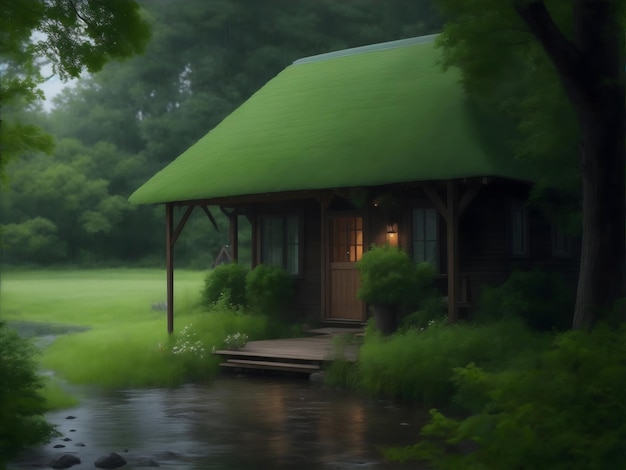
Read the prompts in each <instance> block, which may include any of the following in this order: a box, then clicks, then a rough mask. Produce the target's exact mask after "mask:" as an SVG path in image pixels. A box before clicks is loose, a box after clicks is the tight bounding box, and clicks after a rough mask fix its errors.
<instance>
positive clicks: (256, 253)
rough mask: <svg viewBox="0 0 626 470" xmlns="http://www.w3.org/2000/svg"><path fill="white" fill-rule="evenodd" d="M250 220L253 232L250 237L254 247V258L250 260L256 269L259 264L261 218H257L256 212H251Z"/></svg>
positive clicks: (252, 210) (251, 252)
mask: <svg viewBox="0 0 626 470" xmlns="http://www.w3.org/2000/svg"><path fill="white" fill-rule="evenodd" d="M248 220H249V221H250V231H251V232H252V233H251V237H250V243H251V245H252V246H251V247H250V257H251V258H252V259H251V260H250V264H251V266H250V267H251V268H252V269H254V267H255V266H256V265H257V264H258V262H259V218H258V217H257V214H256V210H254V209H251V210H250V212H249V215H248Z"/></svg>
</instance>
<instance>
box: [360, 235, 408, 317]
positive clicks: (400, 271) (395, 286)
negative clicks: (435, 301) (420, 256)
mask: <svg viewBox="0 0 626 470" xmlns="http://www.w3.org/2000/svg"><path fill="white" fill-rule="evenodd" d="M357 268H358V270H359V275H360V286H359V290H358V291H357V297H358V298H359V299H362V300H364V301H365V302H368V303H370V304H374V305H406V304H409V303H411V301H412V300H413V289H414V288H415V283H416V269H415V264H414V263H413V262H412V261H411V259H410V258H409V255H408V254H407V253H406V252H405V251H403V250H401V249H400V248H398V247H395V246H390V245H381V246H375V245H372V247H371V248H370V250H369V251H367V252H366V253H364V254H363V256H362V257H361V259H360V260H359V261H358V263H357Z"/></svg>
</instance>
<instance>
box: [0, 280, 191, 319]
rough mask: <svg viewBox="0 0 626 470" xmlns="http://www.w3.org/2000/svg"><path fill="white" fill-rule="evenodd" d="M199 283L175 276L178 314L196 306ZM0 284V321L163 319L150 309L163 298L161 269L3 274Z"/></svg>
mask: <svg viewBox="0 0 626 470" xmlns="http://www.w3.org/2000/svg"><path fill="white" fill-rule="evenodd" d="M202 281H203V273H202V272H198V271H176V273H175V289H174V305H175V306H176V309H177V310H189V309H190V308H192V307H193V306H194V303H196V302H197V301H198V296H199V292H200V289H201V288H202ZM0 282H1V284H0V294H1V295H0V312H1V317H0V319H2V320H4V321H30V322H43V323H65V324H70V325H81V326H91V327H96V326H105V325H113V324H114V323H115V322H117V321H119V322H122V323H123V324H126V325H128V324H129V323H131V322H135V321H144V320H147V319H152V320H157V319H164V317H165V316H164V314H163V312H158V311H153V310H151V305H152V303H154V302H162V301H164V300H165V299H166V287H165V271H164V270H158V269H102V270H38V271H8V272H7V271H5V272H3V273H2V279H1V281H0ZM164 325H165V323H164ZM164 328H165V326H164Z"/></svg>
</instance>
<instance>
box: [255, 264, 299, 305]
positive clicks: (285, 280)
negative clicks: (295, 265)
mask: <svg viewBox="0 0 626 470" xmlns="http://www.w3.org/2000/svg"><path fill="white" fill-rule="evenodd" d="M246 295H247V299H248V305H249V306H250V309H251V310H252V311H253V312H254V313H261V314H264V315H268V316H270V317H274V316H278V317H281V315H282V314H283V313H284V309H285V307H287V305H288V304H289V302H290V301H291V299H292V298H293V295H294V279H293V276H292V275H291V274H289V273H288V272H287V271H285V270H284V269H282V268H279V267H278V266H271V265H267V264H259V265H257V266H256V267H255V268H254V269H253V270H252V271H250V272H249V273H248V275H247V276H246Z"/></svg>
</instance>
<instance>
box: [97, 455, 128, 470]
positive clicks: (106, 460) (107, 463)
mask: <svg viewBox="0 0 626 470" xmlns="http://www.w3.org/2000/svg"><path fill="white" fill-rule="evenodd" d="M94 465H95V466H96V467H98V468H120V467H123V466H124V465H126V460H124V457H122V456H121V455H120V454H116V453H115V452H111V453H110V454H109V455H107V456H104V457H100V458H99V459H98V460H96V461H95V462H94Z"/></svg>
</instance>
